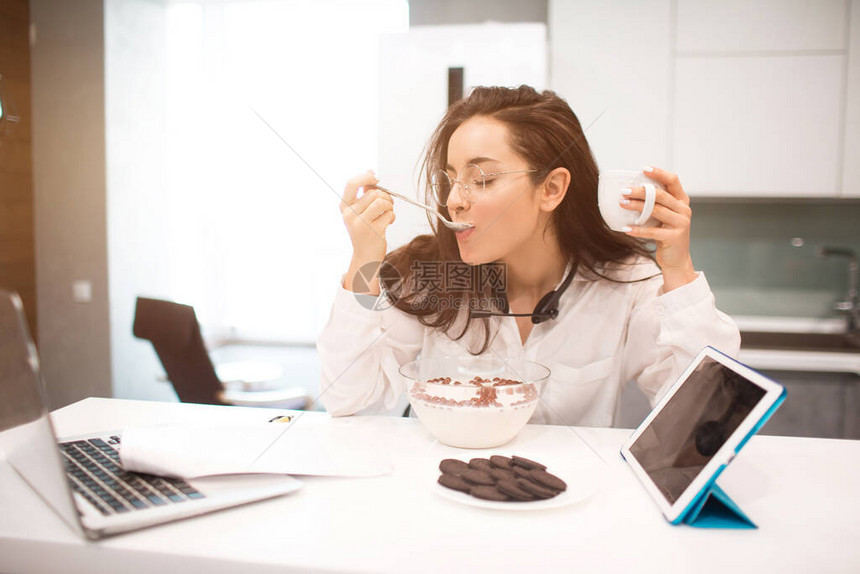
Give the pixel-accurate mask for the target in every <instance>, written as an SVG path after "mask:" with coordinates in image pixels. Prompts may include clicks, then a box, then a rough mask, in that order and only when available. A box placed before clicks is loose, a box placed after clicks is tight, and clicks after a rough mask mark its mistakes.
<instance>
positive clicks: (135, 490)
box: [0, 290, 302, 540]
mask: <svg viewBox="0 0 860 574" xmlns="http://www.w3.org/2000/svg"><path fill="white" fill-rule="evenodd" d="M121 447H122V436H121V433H120V432H115V431H107V432H100V433H92V434H88V435H86V436H76V437H64V438H58V437H56V434H55V431H54V428H53V425H52V424H51V418H50V416H49V413H48V407H47V401H46V397H45V389H44V385H43V381H42V378H41V374H40V368H39V358H38V355H37V353H36V347H35V345H34V344H33V341H32V339H31V338H30V334H29V330H28V329H27V322H26V320H25V316H24V308H23V305H22V303H21V299H20V298H19V297H18V295H17V294H14V293H9V292H6V291H2V290H0V451H2V453H3V454H4V455H5V456H6V460H7V461H8V463H9V464H10V465H11V467H12V469H13V470H14V471H15V472H16V473H17V474H18V475H20V477H21V478H22V479H23V480H24V482H26V483H27V485H28V486H29V487H30V488H32V489H33V490H34V491H35V492H36V493H37V494H38V495H39V496H40V497H41V498H42V500H44V501H45V503H46V504H47V505H48V506H50V507H51V508H52V509H53V510H54V511H55V512H56V513H57V514H58V515H59V516H60V517H61V518H62V519H63V521H64V522H66V523H67V524H68V525H69V526H70V527H71V528H72V529H73V530H75V531H76V532H78V533H79V534H80V535H82V536H85V537H87V538H88V539H91V540H97V539H100V538H103V537H105V536H110V535H113V534H119V533H122V532H128V531H132V530H137V529H140V528H145V527H148V526H154V525H156V524H163V523H165V522H170V521H174V520H178V519H181V518H188V517H191V516H196V515H200V514H204V513H207V512H212V511H214V510H219V509H222V508H228V507H232V506H238V505H240V504H245V503H248V502H253V501H257V500H263V499H266V498H271V497H275V496H279V495H283V494H287V493H290V492H293V491H295V490H298V489H299V488H301V486H302V483H301V482H300V481H299V480H297V479H295V478H293V477H291V476H286V475H275V474H265V475H262V474H252V475H249V474H243V475H229V476H228V475H222V476H209V477H202V478H198V479H191V480H187V481H186V480H177V479H172V478H165V477H158V476H153V475H147V474H139V473H133V472H127V471H125V470H124V469H123V468H122V464H121V463H120V459H119V455H118V449H120V448H121Z"/></svg>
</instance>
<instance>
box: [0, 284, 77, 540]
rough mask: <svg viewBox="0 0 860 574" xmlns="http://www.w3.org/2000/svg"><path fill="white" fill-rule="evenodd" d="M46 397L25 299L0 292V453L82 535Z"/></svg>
mask: <svg viewBox="0 0 860 574" xmlns="http://www.w3.org/2000/svg"><path fill="white" fill-rule="evenodd" d="M43 393H44V388H43V386H42V383H41V375H40V371H39V359H38V355H37V354H36V347H35V345H33V341H32V339H31V338H30V332H29V330H28V329H27V322H26V319H25V317H24V307H23V305H22V304H21V299H20V298H19V297H18V295H16V294H14V293H8V292H6V291H0V451H2V452H3V454H4V455H5V456H6V460H7V461H8V462H9V464H10V465H11V466H12V468H14V469H15V471H16V472H17V473H18V474H19V475H20V476H21V478H23V479H24V480H25V481H26V482H27V483H28V484H29V485H30V487H32V488H33V490H35V491H36V492H37V493H38V494H39V496H41V497H42V499H44V501H45V502H46V503H48V504H49V505H50V506H51V507H52V508H53V509H54V510H55V511H56V512H57V513H58V514H59V515H60V516H61V517H62V518H63V520H65V521H66V523H68V524H69V526H71V527H72V528H73V529H74V530H76V531H77V532H79V533H81V534H82V533H83V529H82V528H81V525H80V522H79V520H78V511H77V509H76V508H75V505H74V501H73V499H72V494H71V491H70V490H69V485H68V483H67V479H66V473H65V470H64V468H63V463H62V461H61V459H60V452H59V449H58V447H57V442H56V438H55V435H54V429H53V426H52V425H51V418H50V416H49V414H48V408H47V401H46V400H45V397H44V394H43Z"/></svg>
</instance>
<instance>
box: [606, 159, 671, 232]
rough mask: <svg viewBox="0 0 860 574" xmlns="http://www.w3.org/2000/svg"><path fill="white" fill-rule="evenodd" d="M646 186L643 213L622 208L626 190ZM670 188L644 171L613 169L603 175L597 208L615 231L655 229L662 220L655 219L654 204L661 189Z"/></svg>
mask: <svg viewBox="0 0 860 574" xmlns="http://www.w3.org/2000/svg"><path fill="white" fill-rule="evenodd" d="M643 186H644V187H645V206H644V207H643V208H642V213H641V214H640V213H637V212H635V211H631V210H629V209H624V208H623V207H622V206H621V199H622V198H623V197H625V196H624V195H623V194H622V193H621V192H622V191H623V190H624V189H626V188H633V187H643ZM658 187H659V188H660V189H666V188H664V187H663V186H662V185H660V184H659V183H657V182H655V181H653V180H652V179H649V178H648V177H646V176H645V174H643V173H642V172H641V171H628V170H610V171H602V172H600V180H599V183H598V184H597V205H598V207H600V215H602V216H603V219H604V221H606V224H607V225H608V226H609V229H612V230H613V231H624V228H625V227H633V226H634V225H638V226H642V225H644V226H653V225H658V224H659V221H657V220H656V219H654V218H653V217H651V214H652V213H653V212H654V201H655V199H656V197H657V188H658Z"/></svg>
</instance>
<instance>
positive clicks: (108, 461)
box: [60, 436, 204, 515]
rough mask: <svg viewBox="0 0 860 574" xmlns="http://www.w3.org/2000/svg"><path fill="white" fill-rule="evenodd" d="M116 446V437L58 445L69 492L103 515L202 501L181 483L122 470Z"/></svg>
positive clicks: (183, 482) (200, 494) (197, 494)
mask: <svg viewBox="0 0 860 574" xmlns="http://www.w3.org/2000/svg"><path fill="white" fill-rule="evenodd" d="M119 443H120V438H119V437H118V436H112V437H110V438H105V439H101V438H92V439H88V440H76V441H71V442H63V443H60V448H61V449H62V451H63V454H64V455H65V456H64V457H63V462H64V464H65V466H66V476H67V477H68V479H69V482H70V484H71V486H72V488H73V489H74V490H75V492H77V493H79V494H80V495H81V496H83V497H84V498H86V499H87V500H88V501H89V502H90V504H92V505H93V506H95V507H96V508H98V509H99V511H100V512H101V513H102V514H105V515H108V514H119V513H123V512H129V511H132V510H143V509H145V508H152V507H155V506H164V505H166V504H174V503H178V502H184V501H186V500H194V499H197V498H204V495H203V494H202V493H200V492H199V491H198V490H196V489H194V488H193V487H191V486H190V485H189V484H188V483H187V482H185V481H184V480H181V479H175V478H163V477H160V476H154V475H151V474H142V473H136V472H128V471H126V470H124V469H123V468H122V466H121V464H120V460H119V451H118V450H117V446H118V445H119Z"/></svg>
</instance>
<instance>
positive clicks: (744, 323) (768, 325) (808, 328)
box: [732, 315, 860, 375]
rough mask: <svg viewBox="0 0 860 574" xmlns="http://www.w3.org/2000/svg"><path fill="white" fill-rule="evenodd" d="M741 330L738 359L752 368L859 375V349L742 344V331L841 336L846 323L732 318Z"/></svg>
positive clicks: (832, 320) (816, 319) (805, 318)
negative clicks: (791, 347)
mask: <svg viewBox="0 0 860 574" xmlns="http://www.w3.org/2000/svg"><path fill="white" fill-rule="evenodd" d="M732 319H734V321H735V323H737V325H738V327H739V328H740V330H741V352H740V360H741V361H742V362H744V363H746V364H747V365H749V366H750V367H753V368H754V369H767V370H781V371H809V372H825V373H854V374H856V375H860V349H858V351H857V352H847V351H844V350H842V351H825V350H799V349H775V348H767V349H764V348H750V347H745V346H744V343H743V333H744V332H757V333H761V332H770V333H817V334H840V333H844V332H845V320H844V319H839V318H833V319H830V318H828V319H818V318H810V317H760V316H749V315H738V316H733V317H732Z"/></svg>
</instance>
